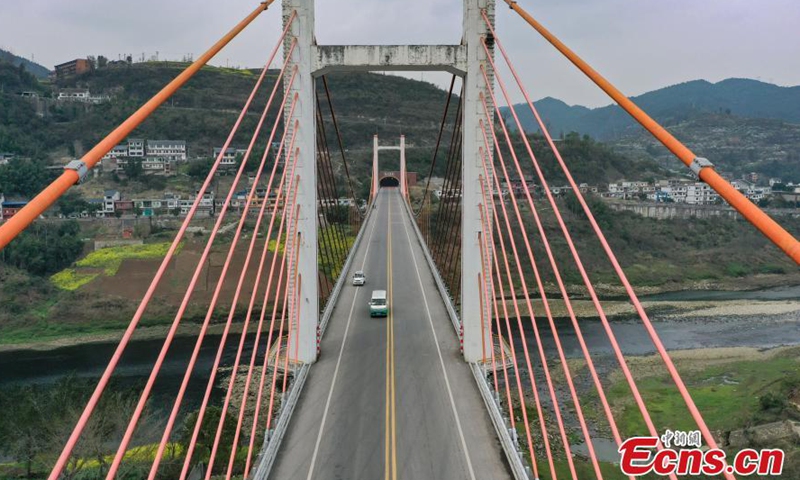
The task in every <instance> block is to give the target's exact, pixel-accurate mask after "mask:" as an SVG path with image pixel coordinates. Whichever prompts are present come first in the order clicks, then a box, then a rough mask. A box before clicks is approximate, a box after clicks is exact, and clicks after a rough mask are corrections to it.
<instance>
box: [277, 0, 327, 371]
mask: <svg viewBox="0 0 800 480" xmlns="http://www.w3.org/2000/svg"><path fill="white" fill-rule="evenodd" d="M293 11H294V12H296V17H295V19H294V21H293V22H292V26H291V28H290V29H289V31H288V32H287V35H286V38H285V40H284V56H286V55H287V54H288V52H289V48H290V46H291V45H292V42H295V41H296V42H297V44H296V46H295V49H294V52H293V53H292V55H291V57H289V58H288V59H287V62H288V65H287V72H292V71H293V69H294V68H297V77H296V78H295V81H294V83H293V84H292V86H291V88H290V89H285V91H284V94H285V95H287V96H288V97H289V98H294V96H295V94H297V106H296V107H295V109H294V113H293V117H292V118H285V119H284V125H286V128H287V129H288V130H289V134H290V135H291V134H293V135H294V136H295V146H296V147H297V151H298V157H297V167H296V171H295V174H296V175H297V177H298V179H299V180H298V181H297V182H296V186H295V187H294V188H297V205H298V207H299V208H298V215H297V234H296V235H297V242H294V241H292V240H294V239H290V241H289V242H287V250H286V258H287V259H289V261H288V269H287V274H288V276H287V278H288V279H291V281H289V283H288V294H289V299H290V302H289V312H288V315H289V322H290V331H289V339H290V340H289V342H290V343H289V354H290V356H291V357H292V358H293V359H294V360H296V361H300V362H303V363H311V362H314V361H316V359H317V323H318V322H319V297H318V291H317V288H318V284H317V276H318V267H317V171H316V155H317V150H316V117H315V107H316V103H315V102H316V98H315V95H314V77H313V76H312V68H313V55H314V50H313V49H314V0H284V1H283V21H284V26H285V22H286V21H287V20H288V19H289V17H290V16H291V14H292V12H293ZM290 77H291V75H286V76H284V78H285V79H286V80H284V87H287V86H288V78H290ZM290 103H291V102H286V107H285V110H284V115H288V114H289V109H290V107H291V105H290ZM295 122H297V125H298V127H297V130H296V131H295V132H292V128H293V127H294V125H295ZM291 153H292V154H294V152H291ZM286 158H288V156H287V157H286ZM286 168H288V165H287V166H286ZM286 198H292V192H287V193H286ZM295 243H296V248H297V251H295ZM295 278H296V279H297V282H294V281H293V280H294V279H295Z"/></svg>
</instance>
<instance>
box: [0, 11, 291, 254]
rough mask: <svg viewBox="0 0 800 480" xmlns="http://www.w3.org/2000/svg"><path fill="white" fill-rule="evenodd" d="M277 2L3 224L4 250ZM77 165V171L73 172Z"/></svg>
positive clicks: (227, 37)
mask: <svg viewBox="0 0 800 480" xmlns="http://www.w3.org/2000/svg"><path fill="white" fill-rule="evenodd" d="M274 1H275V0H267V1H265V2H262V3H261V4H259V6H258V8H256V9H255V10H253V12H252V13H250V15H248V16H247V17H245V19H244V20H242V21H241V22H239V24H238V25H236V26H235V27H233V29H232V30H231V31H229V32H228V33H227V34H225V36H224V37H222V38H221V39H220V40H219V41H218V42H217V43H215V44H214V46H212V47H211V48H210V49H208V51H206V52H205V53H204V54H203V55H202V56H200V58H198V59H197V60H195V62H194V63H192V64H191V65H189V66H188V67H187V68H186V70H184V71H183V72H181V73H180V74H179V75H178V76H177V77H175V78H174V79H173V80H172V81H171V82H169V83H168V84H167V85H166V86H165V87H164V88H163V89H161V91H160V92H158V93H157V94H155V96H153V98H151V99H150V100H148V101H147V103H145V104H144V105H142V106H141V107H139V109H138V110H136V112H134V113H133V115H131V116H130V117H128V119H127V120H125V121H124V122H122V123H121V124H120V125H119V126H118V127H117V128H115V129H114V130H113V131H112V132H111V133H109V134H108V135H107V136H106V138H104V139H103V140H101V141H100V143H98V144H97V145H95V146H94V148H92V149H91V150H89V152H88V153H86V155H84V156H83V158H81V159H80V161H74V162H71V163H70V165H68V167H67V168H65V169H64V173H62V174H61V176H60V177H58V178H57V179H55V180H54V181H53V183H51V184H50V185H48V186H47V187H46V188H45V189H44V190H42V191H41V192H40V193H39V194H38V195H36V197H34V198H33V200H31V201H30V202H29V203H28V204H27V205H26V206H25V207H24V208H23V209H22V210H20V211H19V212H17V214H16V215H14V216H13V217H11V218H10V219H8V220H7V221H6V223H5V224H3V225H0V250H2V249H3V248H5V246H6V245H8V244H9V242H11V240H13V239H14V238H15V237H16V236H17V235H19V234H20V233H21V232H22V231H23V230H25V229H26V228H28V225H30V224H31V223H33V221H34V220H36V218H38V217H39V215H41V214H42V213H44V211H45V210H47V209H48V208H49V207H50V205H52V204H53V203H55V201H56V200H58V199H59V197H61V195H63V194H64V193H65V192H66V191H67V190H69V189H70V187H72V186H73V185H75V184H76V183H78V182H79V181H80V180H81V179H82V177H83V176H84V175H86V172H88V171H89V170H91V169H92V168H93V167H94V166H95V165H97V164H98V163H99V162H100V160H101V159H102V158H103V156H104V155H105V154H106V153H108V152H109V151H110V150H111V149H112V148H114V146H115V145H117V144H118V143H120V142H121V141H122V140H124V139H125V137H127V136H128V134H130V133H131V132H132V131H133V130H134V129H135V128H136V127H138V126H139V124H141V123H142V122H143V121H145V119H147V117H149V116H150V114H152V113H153V112H154V111H155V110H156V108H158V107H159V106H160V105H161V104H162V103H164V102H165V101H166V100H167V99H168V98H169V97H170V96H172V94H173V93H175V92H176V91H177V90H178V89H179V88H180V87H182V86H183V84H185V83H186V82H187V81H188V80H189V79H190V78H192V76H193V75H194V74H195V73H197V72H198V71H199V70H200V69H201V68H202V67H203V66H205V64H206V63H208V61H209V60H211V59H212V58H213V57H214V56H215V55H216V54H217V53H218V52H219V51H220V50H222V48H223V47H225V46H226V45H227V44H228V43H230V41H231V40H233V38H234V37H236V36H237V35H238V34H239V33H240V32H241V31H242V30H244V29H245V27H247V26H248V25H250V23H252V22H253V20H255V19H256V17H258V16H259V15H260V14H261V12H263V11H264V10H266V9H267V8H269V6H270V4H272V2H274ZM73 165H74V169H73Z"/></svg>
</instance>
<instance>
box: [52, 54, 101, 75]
mask: <svg viewBox="0 0 800 480" xmlns="http://www.w3.org/2000/svg"><path fill="white" fill-rule="evenodd" d="M91 69H92V67H91V65H90V64H89V60H87V59H85V58H76V59H75V60H70V61H69V62H66V63H62V64H60V65H56V66H55V70H56V78H58V79H59V80H60V79H62V78H67V77H71V76H73V75H80V74H82V73H86V72H88V71H89V70H91Z"/></svg>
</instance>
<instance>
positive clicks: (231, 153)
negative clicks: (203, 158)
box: [213, 147, 247, 168]
mask: <svg viewBox="0 0 800 480" xmlns="http://www.w3.org/2000/svg"><path fill="white" fill-rule="evenodd" d="M220 153H222V147H214V150H213V155H214V157H213V158H214V159H215V160H216V158H217V157H219V155H220ZM245 153H247V150H245V149H243V148H234V147H228V148H226V149H225V152H224V153H222V160H220V163H219V165H220V166H221V167H225V168H230V167H233V166H236V164H237V159H238V158H239V156H240V155H244V154H245Z"/></svg>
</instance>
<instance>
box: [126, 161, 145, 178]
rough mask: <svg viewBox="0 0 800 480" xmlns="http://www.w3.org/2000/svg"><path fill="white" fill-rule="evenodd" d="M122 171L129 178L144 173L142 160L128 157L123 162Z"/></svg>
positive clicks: (137, 176)
mask: <svg viewBox="0 0 800 480" xmlns="http://www.w3.org/2000/svg"><path fill="white" fill-rule="evenodd" d="M122 171H123V172H125V175H127V176H128V178H130V179H136V178H139V177H141V176H142V175H143V174H144V168H143V167H142V160H141V159H140V158H128V161H127V162H126V163H125V166H124V167H123V169H122Z"/></svg>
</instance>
